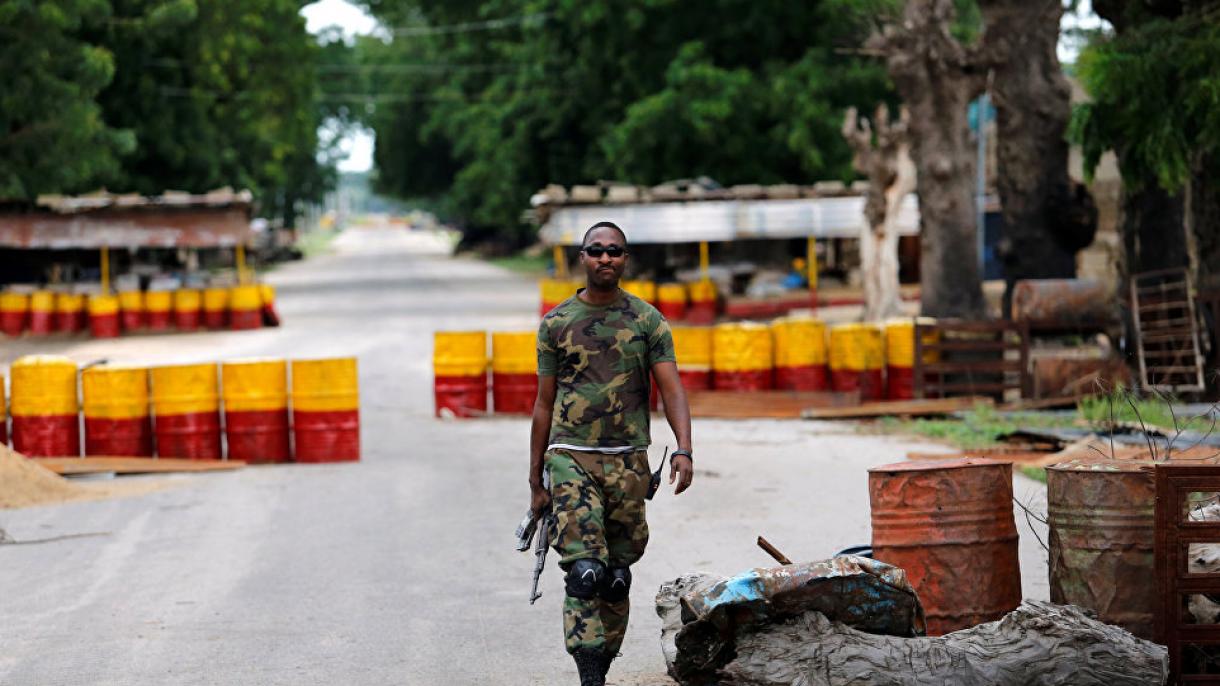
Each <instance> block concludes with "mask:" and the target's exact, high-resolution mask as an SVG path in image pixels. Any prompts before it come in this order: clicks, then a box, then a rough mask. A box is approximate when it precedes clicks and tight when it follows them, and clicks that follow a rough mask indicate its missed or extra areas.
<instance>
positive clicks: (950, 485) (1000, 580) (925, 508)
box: [868, 458, 1021, 636]
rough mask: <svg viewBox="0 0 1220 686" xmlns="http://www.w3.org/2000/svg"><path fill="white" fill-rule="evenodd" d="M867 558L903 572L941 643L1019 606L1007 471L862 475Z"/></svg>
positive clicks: (973, 466) (935, 467)
mask: <svg viewBox="0 0 1220 686" xmlns="http://www.w3.org/2000/svg"><path fill="white" fill-rule="evenodd" d="M868 490H869V501H870V503H871V506H872V525H873V556H874V557H875V558H876V559H878V560H880V561H882V562H886V563H888V564H891V565H894V566H896V567H901V568H902V569H903V570H905V571H906V573H907V579H908V580H909V581H910V582H911V586H913V587H914V588H915V592H916V593H917V594H919V600H920V602H921V603H923V607H924V612H925V613H926V614H927V618H928V634H929V635H931V636H940V635H942V634H946V633H949V632H951V631H957V630H958V629H966V628H969V627H972V626H975V625H977V624H981V623H983V622H990V621H994V620H997V619H1000V618H1001V617H1003V616H1004V615H1005V614H1007V613H1008V612H1011V611H1012V610H1014V609H1016V607H1017V605H1019V604H1020V603H1021V569H1020V567H1019V565H1018V562H1017V560H1018V557H1017V526H1016V522H1015V521H1014V520H1013V515H1012V464H1011V463H1009V462H998V461H995V460H987V459H983V458H965V459H957V460H939V461H930V462H899V463H897V464H889V465H884V466H881V467H874V468H872V469H870V470H868Z"/></svg>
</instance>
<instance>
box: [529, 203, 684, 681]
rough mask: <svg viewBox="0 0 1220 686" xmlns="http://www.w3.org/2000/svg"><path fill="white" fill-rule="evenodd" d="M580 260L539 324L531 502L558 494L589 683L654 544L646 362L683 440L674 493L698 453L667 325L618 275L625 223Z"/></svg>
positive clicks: (583, 672)
mask: <svg viewBox="0 0 1220 686" xmlns="http://www.w3.org/2000/svg"><path fill="white" fill-rule="evenodd" d="M580 262H581V264H582V265H584V268H585V273H586V281H585V283H586V285H585V287H584V288H582V289H580V290H579V291H577V293H576V295H574V296H572V297H570V298H568V299H567V300H565V301H563V302H562V303H560V304H559V305H557V306H556V307H555V309H553V310H551V311H550V312H548V313H547V314H546V316H545V317H543V319H542V324H541V326H539V327H538V398H537V401H536V402H535V403H534V417H533V426H532V429H531V432H530V474H529V483H530V507H531V508H532V509H533V511H534V512H535V513H541V512H543V511H544V510H545V509H546V508H547V507H548V505H551V504H552V503H553V507H552V508H551V509H552V511H553V513H554V516H555V522H556V523H555V527H554V531H555V533H554V534H553V538H552V542H551V543H552V546H553V547H554V549H555V551H556V552H557V553H558V554H559V555H560V556H561V557H560V560H559V566H560V568H561V569H563V570H564V572H565V573H566V575H565V578H564V587H565V591H566V593H567V595H566V597H565V598H564V602H563V627H564V637H565V644H566V647H567V650H568V653H570V654H571V655H572V657H573V659H575V661H576V668H577V670H578V671H579V673H580V683H581V686H601V685H602V684H605V683H606V673H607V672H608V671H609V669H610V662H611V661H612V660H613V659H614V658H615V657H616V656H617V655H618V650H619V646H621V645H622V643H623V636H624V634H625V633H626V631H627V615H628V610H629V606H630V601H629V598H628V596H629V590H630V588H631V569H630V567H631V565H632V564H634V563H635V562H636V560H639V559H640V556H641V555H643V554H644V547H645V546H646V545H647V544H648V524H647V522H646V521H645V519H644V496H645V495H646V493H647V491H648V485H649V481H650V477H651V474H650V470H649V467H648V445H649V441H650V433H649V414H648V404H649V392H650V384H649V374H650V372H651V375H652V377H653V378H655V380H656V382H657V385H658V386H659V387H660V391H661V398H662V399H663V400H664V402H665V417H666V419H667V420H669V426H670V428H671V429H672V430H673V432H674V435H675V437H676V438H677V442H678V450H675V451H674V452H673V453H672V454H671V455H670V456H669V464H670V468H669V483H671V484H672V483H674V480H675V479H677V486H676V487H675V488H674V493H675V494H677V493H681V492H683V491H685V490H686V489H687V488H688V487H689V486H690V484H691V479H692V478H693V476H694V466H693V459H694V457H693V454H692V452H691V437H690V408H689V407H687V404H686V394H685V393H684V392H683V390H682V382H681V381H680V380H679V378H678V368H677V365H676V363H675V360H674V346H673V337H672V335H671V334H670V331H669V324H668V323H667V322H666V321H665V318H664V317H662V316H661V313H660V312H658V311H657V310H656V308H654V307H653V306H652V305H649V304H648V303H646V302H644V301H643V300H640V299H639V298H637V297H635V296H634V295H631V294H629V293H627V292H625V291H623V290H622V289H621V288H619V285H618V283H619V279H620V278H622V275H623V269H624V267H625V266H626V264H627V237H626V235H625V234H624V233H623V230H622V229H620V228H619V227H618V226H616V225H614V224H612V223H610V222H600V223H598V224H595V225H593V227H592V228H590V229H589V230H588V232H587V233H585V237H584V240H583V241H582V247H581V255H580ZM661 459H662V460H664V459H665V457H662V458H661ZM544 467H545V468H546V469H547V470H549V472H550V476H551V490H550V491H549V492H548V491H547V490H546V489H545V488H544V487H543V485H542V470H543V468H544Z"/></svg>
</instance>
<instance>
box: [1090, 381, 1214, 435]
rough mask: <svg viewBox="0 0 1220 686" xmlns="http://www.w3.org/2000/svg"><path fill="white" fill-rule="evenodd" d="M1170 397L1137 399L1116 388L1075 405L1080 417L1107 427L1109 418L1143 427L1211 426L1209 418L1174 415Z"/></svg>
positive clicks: (1199, 428) (1186, 427)
mask: <svg viewBox="0 0 1220 686" xmlns="http://www.w3.org/2000/svg"><path fill="white" fill-rule="evenodd" d="M1172 402H1174V399H1173V398H1169V397H1165V398H1162V397H1158V396H1153V397H1147V398H1140V397H1138V396H1136V395H1134V394H1133V393H1131V392H1130V391H1127V390H1125V389H1121V388H1120V389H1118V390H1116V391H1114V392H1113V393H1110V394H1109V395H1099V396H1090V397H1087V398H1083V399H1081V401H1080V402H1079V403H1078V404H1077V412H1078V413H1079V415H1080V418H1081V419H1083V420H1085V421H1086V422H1088V423H1089V424H1091V425H1093V426H1098V427H1103V428H1104V427H1107V426H1109V425H1110V421H1111V417H1113V421H1115V422H1129V423H1131V424H1135V425H1139V424H1140V422H1141V421H1142V422H1143V424H1144V426H1147V427H1153V426H1155V427H1158V428H1161V429H1169V430H1171V431H1172V430H1174V429H1175V427H1176V428H1177V429H1192V430H1195V431H1203V432H1206V431H1208V430H1209V429H1211V426H1212V422H1211V420H1210V419H1204V418H1203V417H1189V416H1183V415H1182V414H1177V415H1175V414H1174V412H1173V411H1172V410H1171V403H1172Z"/></svg>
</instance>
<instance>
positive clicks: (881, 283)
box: [843, 104, 916, 321]
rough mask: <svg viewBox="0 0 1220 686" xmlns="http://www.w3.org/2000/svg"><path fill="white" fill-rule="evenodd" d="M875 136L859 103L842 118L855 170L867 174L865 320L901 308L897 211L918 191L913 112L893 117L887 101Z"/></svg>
mask: <svg viewBox="0 0 1220 686" xmlns="http://www.w3.org/2000/svg"><path fill="white" fill-rule="evenodd" d="M873 121H874V122H875V125H876V133H877V136H876V138H877V140H876V144H875V145H874V141H873V135H872V133H873V131H872V127H871V126H870V125H869V122H868V120H867V119H861V120H857V116H856V110H855V108H852V109H849V110H848V112H847V117H846V119H845V120H844V122H843V136H844V137H845V138H846V139H847V141H848V143H849V144H850V145H851V146H852V149H853V150H855V153H856V155H855V160H854V163H855V166H856V169H858V170H860V171H862V172H864V173H865V174H866V175H868V182H869V188H868V199H867V201H866V203H865V207H864V215H865V220H866V223H865V226H863V227H862V228H861V230H860V271H861V272H862V274H863V277H864V321H880V320H883V319H885V318H887V317H893V316H896V315H899V314H901V313H902V307H901V300H900V298H899V293H898V227H897V226H896V224H897V218H898V211H899V209H900V208H901V206H902V201H903V200H904V199H905V198H906V197H907V195H908V194H910V193H911V192H912V191H914V190H915V185H916V181H915V163H914V162H913V161H912V160H911V154H910V150H911V145H910V140H909V137H908V135H907V126H908V124H909V123H910V120H909V114H908V111H907V110H906V108H903V110H902V114H901V116H900V117H899V120H898V121H897V122H894V123H892V124H891V123H890V121H889V110H888V109H887V108H886V106H885V105H884V104H882V105H880V106H878V107H877V112H876V114H875V115H874V117H873Z"/></svg>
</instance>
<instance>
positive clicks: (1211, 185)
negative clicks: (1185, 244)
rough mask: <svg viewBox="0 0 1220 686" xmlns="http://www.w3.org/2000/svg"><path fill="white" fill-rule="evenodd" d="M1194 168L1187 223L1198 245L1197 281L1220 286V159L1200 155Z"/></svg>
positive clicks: (1196, 246)
mask: <svg viewBox="0 0 1220 686" xmlns="http://www.w3.org/2000/svg"><path fill="white" fill-rule="evenodd" d="M1194 167H1195V169H1194V172H1193V173H1192V174H1191V180H1190V187H1189V188H1188V189H1187V193H1188V196H1189V202H1188V203H1187V206H1188V215H1187V225H1188V226H1189V227H1190V231H1191V235H1192V236H1193V237H1194V244H1195V245H1194V247H1195V283H1197V284H1198V286H1199V287H1200V288H1220V158H1218V157H1217V156H1201V159H1199V160H1198V162H1197V163H1196V164H1195V165H1194Z"/></svg>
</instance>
